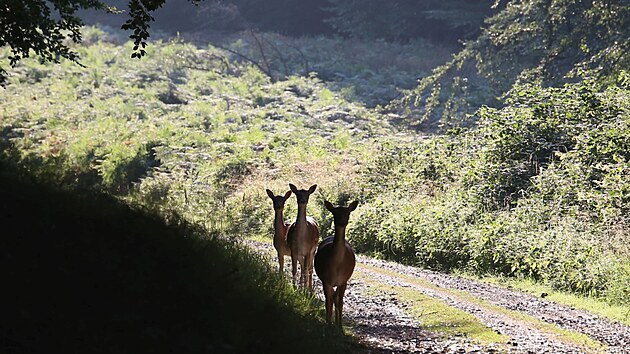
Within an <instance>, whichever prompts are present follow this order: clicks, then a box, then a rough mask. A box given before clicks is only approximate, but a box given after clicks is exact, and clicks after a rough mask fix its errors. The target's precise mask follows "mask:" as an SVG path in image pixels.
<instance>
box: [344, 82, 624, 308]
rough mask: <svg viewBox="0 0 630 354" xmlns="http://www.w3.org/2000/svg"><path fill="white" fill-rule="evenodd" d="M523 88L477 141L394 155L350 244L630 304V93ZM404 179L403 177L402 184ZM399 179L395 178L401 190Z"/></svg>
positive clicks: (471, 136) (380, 167)
mask: <svg viewBox="0 0 630 354" xmlns="http://www.w3.org/2000/svg"><path fill="white" fill-rule="evenodd" d="M624 82H625V84H624V85H623V86H622V87H620V86H611V87H609V88H608V89H607V90H605V91H604V92H598V91H597V90H596V89H595V88H594V87H593V84H592V83H582V84H571V85H566V86H564V87H562V88H541V87H539V86H535V85H526V86H522V87H519V88H516V89H515V90H514V91H513V95H512V96H511V97H510V98H509V100H508V104H507V107H505V108H502V109H493V108H483V109H481V110H480V111H478V113H477V115H478V116H479V125H478V127H477V129H474V130H470V131H468V130H455V131H452V132H451V133H450V134H448V135H446V136H442V137H436V138H433V139H429V140H426V141H425V142H420V143H418V142H413V143H411V144H406V145H401V144H392V145H389V146H388V145H386V146H383V147H382V149H381V151H380V152H379V154H378V155H377V156H376V157H375V158H373V159H372V161H371V163H369V164H368V165H367V166H366V169H365V173H364V175H363V178H362V183H363V185H365V186H366V188H365V190H367V191H371V193H368V194H365V195H364V197H365V198H366V204H365V205H364V207H362V208H361V209H360V210H359V212H358V213H357V214H358V215H357V220H358V221H357V224H358V225H357V226H356V227H354V228H352V229H351V230H350V236H349V237H350V238H351V239H352V240H353V241H354V243H355V245H356V246H357V247H358V248H359V249H360V250H362V251H366V252H373V253H376V254H382V255H385V256H387V257H391V258H394V259H400V260H404V261H407V262H414V263H420V264H423V265H426V266H429V267H435V268H438V269H452V268H459V269H467V270H470V271H473V272H477V273H486V272H489V273H500V274H509V275H516V276H530V277H533V278H535V279H539V280H542V281H543V282H548V283H550V284H552V285H554V286H556V287H558V288H560V289H565V290H571V291H576V292H579V293H584V294H591V295H597V296H602V297H606V298H607V299H609V300H610V301H616V302H626V303H627V301H628V299H629V295H630V287H629V285H628V284H630V283H629V282H628V281H629V280H630V259H629V257H628V256H629V255H630V248H628V242H627V241H628V239H627V237H628V228H629V227H630V219H629V218H628V206H629V204H628V203H629V202H630V199H629V198H630V182H629V179H628V173H629V172H630V165H629V158H630V155H629V151H630V145H629V144H630V140H629V139H630V138H629V137H630V126H629V124H630V109H629V108H630V90H629V88H630V87H629V86H628V85H627V84H628V82H627V79H625V81H624ZM392 172H393V176H392ZM392 177H394V178H392Z"/></svg>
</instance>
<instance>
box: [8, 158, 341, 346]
mask: <svg viewBox="0 0 630 354" xmlns="http://www.w3.org/2000/svg"><path fill="white" fill-rule="evenodd" d="M0 167H1V168H3V169H6V167H7V166H6V165H0ZM4 172H6V170H5V171H4ZM0 211H1V212H0V224H1V225H2V229H1V232H2V233H1V235H2V237H1V239H0V269H2V274H3V275H2V279H3V283H4V284H5V286H4V287H3V291H2V302H1V303H0V307H1V311H0V312H1V313H2V325H1V326H0V351H2V352H3V353H35V352H47V353H51V352H74V353H112V352H116V353H167V352H176V353H177V352H179V353H201V352H208V351H210V352H241V353H250V352H260V353H262V352H267V353H293V352H295V351H296V350H299V351H300V352H308V353H319V352H328V351H332V352H342V351H344V350H345V349H344V345H345V344H344V340H343V338H342V337H341V336H339V335H338V334H337V333H334V331H330V330H328V329H327V328H326V327H325V326H324V324H323V323H322V321H321V318H320V317H319V316H318V311H319V308H318V307H315V306H313V304H311V303H310V300H309V299H308V298H306V297H304V296H303V295H302V294H298V293H295V292H294V291H293V290H291V288H290V287H288V286H287V285H286V283H285V282H284V281H281V280H280V279H279V278H278V277H277V276H276V275H275V274H274V272H273V271H272V270H271V268H270V267H269V266H268V265H267V264H266V262H264V261H263V260H262V259H259V258H258V257H256V256H253V255H251V254H249V253H247V252H246V251H244V250H243V249H241V248H240V247H237V246H235V245H233V244H231V243H229V242H225V241H220V240H217V239H207V238H204V237H203V234H202V233H199V232H197V231H195V230H193V229H186V228H183V227H168V226H166V225H164V224H163V222H162V221H160V220H159V219H157V218H155V217H151V216H149V215H146V214H143V213H140V212H136V211H132V210H130V209H129V208H128V207H126V206H124V205H122V204H121V203H119V202H118V201H116V200H114V199H112V198H111V197H107V196H105V195H102V194H93V193H86V192H85V191H83V192H77V191H72V192H60V191H55V190H51V189H48V188H45V187H42V186H40V185H36V184H33V183H30V182H23V181H20V180H18V179H16V178H15V177H7V176H6V174H5V173H3V174H2V176H0Z"/></svg>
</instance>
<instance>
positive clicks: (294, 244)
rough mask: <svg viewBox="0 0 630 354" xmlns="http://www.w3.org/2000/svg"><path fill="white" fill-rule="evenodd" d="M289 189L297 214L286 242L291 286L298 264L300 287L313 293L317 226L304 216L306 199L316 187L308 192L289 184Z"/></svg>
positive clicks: (313, 186) (294, 281)
mask: <svg viewBox="0 0 630 354" xmlns="http://www.w3.org/2000/svg"><path fill="white" fill-rule="evenodd" d="M289 187H290V188H291V191H292V192H293V194H295V197H296V199H297V206H298V212H297V217H296V219H295V222H294V223H293V224H291V225H290V226H289V231H288V232H287V242H288V244H289V248H291V263H292V269H291V273H292V275H293V284H294V285H295V284H296V274H297V264H298V262H299V263H300V268H301V273H300V286H301V287H303V288H306V289H308V290H310V291H311V292H312V291H313V260H314V257H315V250H316V249H317V243H318V242H319V226H318V225H317V222H315V220H314V219H313V218H311V217H308V216H306V205H307V204H308V198H309V196H310V195H311V194H313V192H315V189H316V188H317V185H316V184H314V185H312V186H311V187H310V188H309V189H308V190H305V189H297V187H296V186H295V185H293V184H290V183H289Z"/></svg>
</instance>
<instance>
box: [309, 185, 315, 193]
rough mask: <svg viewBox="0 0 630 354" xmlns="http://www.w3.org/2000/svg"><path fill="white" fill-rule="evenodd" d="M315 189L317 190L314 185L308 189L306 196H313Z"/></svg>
mask: <svg viewBox="0 0 630 354" xmlns="http://www.w3.org/2000/svg"><path fill="white" fill-rule="evenodd" d="M316 188H317V185H316V184H314V185H312V186H311V188H309V189H308V194H313V192H315V189H316Z"/></svg>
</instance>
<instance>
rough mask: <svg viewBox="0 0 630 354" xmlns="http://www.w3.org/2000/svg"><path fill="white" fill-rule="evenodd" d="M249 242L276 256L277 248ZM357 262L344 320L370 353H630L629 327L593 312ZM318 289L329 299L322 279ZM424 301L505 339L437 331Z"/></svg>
mask: <svg viewBox="0 0 630 354" xmlns="http://www.w3.org/2000/svg"><path fill="white" fill-rule="evenodd" d="M247 243H248V245H250V246H252V247H254V248H255V249H257V250H258V251H260V252H262V253H265V254H267V255H270V256H271V255H272V252H273V247H272V246H271V245H270V244H266V243H260V242H251V241H247ZM357 261H358V263H357V268H356V270H355V273H354V275H353V277H352V279H351V280H350V283H349V286H348V290H347V292H346V296H345V301H344V318H345V321H346V324H347V325H348V326H349V327H350V332H351V333H352V334H353V335H354V336H355V337H356V338H357V340H358V342H359V343H360V344H361V346H362V347H361V348H357V351H360V352H362V353H502V352H508V353H560V354H562V353H630V327H629V326H626V325H623V324H620V323H616V322H612V321H609V320H606V319H603V318H600V317H598V316H596V315H593V314H591V313H588V312H586V311H581V310H576V309H574V308H571V307H568V306H564V305H560V304H557V303H554V302H551V301H547V300H545V299H543V298H540V297H536V296H532V295H529V294H525V293H522V292H518V291H514V290H510V289H507V288H503V287H499V286H495V285H489V284H485V283H481V282H477V281H473V280H470V279H465V278H460V277H455V276H451V275H447V274H442V273H437V272H433V271H429V270H425V269H421V268H415V267H409V266H404V265H400V264H397V263H393V262H386V261H381V260H375V259H371V258H367V257H361V256H359V257H358V259H357ZM270 262H275V261H274V260H273V259H272V257H270ZM285 264H286V262H285ZM285 271H286V272H289V269H288V267H287V268H286V269H285ZM315 278H316V277H315ZM315 286H316V290H317V293H318V296H319V297H320V298H321V299H323V294H322V291H321V285H320V283H319V281H318V279H316V285H315ZM419 298H421V299H429V300H428V301H438V303H440V304H444V305H446V306H448V307H449V308H450V309H452V311H463V312H464V313H466V314H468V315H472V316H474V319H475V321H476V322H478V323H481V325H482V327H484V328H485V330H486V331H489V332H494V333H496V334H498V335H500V337H501V339H500V340H496V341H479V340H478V339H475V338H471V337H470V336H466V335H462V334H458V333H457V328H456V327H457V326H458V324H457V323H453V324H452V326H453V327H454V328H453V331H452V332H450V331H448V330H447V331H446V333H449V334H447V335H445V334H444V333H445V332H444V331H443V329H444V328H441V330H440V331H435V330H432V327H431V326H430V325H428V324H427V323H424V322H425V321H424V320H425V317H426V316H424V315H423V313H422V312H419V310H418V308H419V307H420V308H421V307H422V305H420V306H418V304H417V303H416V302H417V301H418V299H419ZM442 327H443V326H442Z"/></svg>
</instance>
